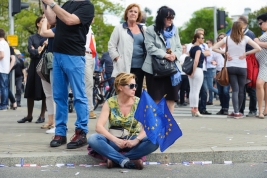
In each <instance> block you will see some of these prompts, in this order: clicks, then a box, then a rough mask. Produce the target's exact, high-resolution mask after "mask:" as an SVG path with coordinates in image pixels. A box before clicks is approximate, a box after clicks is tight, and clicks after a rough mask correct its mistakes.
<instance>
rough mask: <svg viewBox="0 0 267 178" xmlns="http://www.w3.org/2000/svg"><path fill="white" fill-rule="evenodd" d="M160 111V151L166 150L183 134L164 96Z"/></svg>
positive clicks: (160, 103) (159, 107)
mask: <svg viewBox="0 0 267 178" xmlns="http://www.w3.org/2000/svg"><path fill="white" fill-rule="evenodd" d="M158 111H161V112H162V113H163V115H161V124H162V125H161V130H160V132H159V133H158V139H157V141H158V143H159V146H160V151H161V152H164V151H165V150H166V149H167V148H168V147H169V146H171V145H172V144H173V143H174V142H175V141H176V140H177V139H178V138H179V137H181V136H182V135H183V133H182V131H181V129H180V127H179V126H178V124H177V123H176V121H175V120H174V118H173V116H172V114H171V112H170V110H169V108H168V106H167V103H166V99H165V98H162V99H161V100H160V102H159V103H158Z"/></svg>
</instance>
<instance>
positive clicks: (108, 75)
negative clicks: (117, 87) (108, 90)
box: [105, 73, 115, 87]
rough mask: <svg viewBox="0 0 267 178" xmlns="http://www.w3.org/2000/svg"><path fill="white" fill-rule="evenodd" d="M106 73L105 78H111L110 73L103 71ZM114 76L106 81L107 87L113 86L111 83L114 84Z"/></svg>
mask: <svg viewBox="0 0 267 178" xmlns="http://www.w3.org/2000/svg"><path fill="white" fill-rule="evenodd" d="M105 74H106V79H109V78H111V74H112V73H105ZM114 79H115V78H114V77H113V78H112V79H110V80H109V81H108V85H109V87H113V85H114Z"/></svg>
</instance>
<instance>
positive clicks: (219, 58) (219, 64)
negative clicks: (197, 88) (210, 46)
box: [212, 48, 225, 71]
mask: <svg viewBox="0 0 267 178" xmlns="http://www.w3.org/2000/svg"><path fill="white" fill-rule="evenodd" d="M220 50H222V51H224V50H225V49H222V48H220ZM212 56H213V60H215V61H216V63H217V65H216V71H221V70H222V68H223V66H224V57H223V56H222V54H220V53H216V52H214V51H212Z"/></svg>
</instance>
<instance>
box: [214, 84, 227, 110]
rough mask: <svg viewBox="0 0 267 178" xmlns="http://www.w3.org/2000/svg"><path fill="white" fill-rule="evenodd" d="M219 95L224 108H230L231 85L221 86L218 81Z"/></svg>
mask: <svg viewBox="0 0 267 178" xmlns="http://www.w3.org/2000/svg"><path fill="white" fill-rule="evenodd" d="M217 88H218V95H219V99H220V103H221V107H222V109H227V110H228V109H229V101H230V85H228V86H221V85H220V84H219V83H218V82H217Z"/></svg>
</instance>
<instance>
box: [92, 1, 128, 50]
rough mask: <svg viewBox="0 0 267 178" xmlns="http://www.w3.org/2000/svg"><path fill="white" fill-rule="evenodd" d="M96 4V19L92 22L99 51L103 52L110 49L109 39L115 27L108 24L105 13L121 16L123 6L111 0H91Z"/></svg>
mask: <svg viewBox="0 0 267 178" xmlns="http://www.w3.org/2000/svg"><path fill="white" fill-rule="evenodd" d="M91 2H92V3H93V4H94V6H95V19H94V23H93V24H92V30H93V32H94V35H95V39H96V48H97V52H98V53H100V54H102V53H103V52H105V51H107V50H108V41H109V38H110V35H111V33H112V31H113V29H114V26H112V25H111V24H108V23H107V22H106V19H105V18H104V14H112V15H116V16H120V15H121V13H122V11H123V7H122V6H121V5H120V4H119V3H113V2H112V1H110V0H91Z"/></svg>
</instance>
